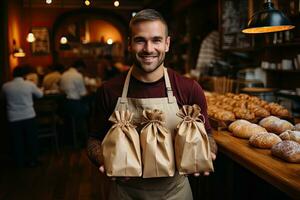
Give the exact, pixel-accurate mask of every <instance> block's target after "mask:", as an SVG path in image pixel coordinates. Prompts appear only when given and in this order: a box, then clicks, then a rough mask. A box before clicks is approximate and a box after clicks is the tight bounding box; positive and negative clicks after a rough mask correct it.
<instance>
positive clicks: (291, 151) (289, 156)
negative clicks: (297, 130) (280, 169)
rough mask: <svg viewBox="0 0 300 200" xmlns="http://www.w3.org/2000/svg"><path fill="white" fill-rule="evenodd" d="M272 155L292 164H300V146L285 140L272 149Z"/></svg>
mask: <svg viewBox="0 0 300 200" xmlns="http://www.w3.org/2000/svg"><path fill="white" fill-rule="evenodd" d="M271 153H272V155H274V156H276V157H278V158H281V159H283V160H285V161H288V162H292V163H300V144H298V143H297V142H295V141H291V140H284V141H282V142H279V143H277V144H275V145H274V146H273V147H272V149H271Z"/></svg>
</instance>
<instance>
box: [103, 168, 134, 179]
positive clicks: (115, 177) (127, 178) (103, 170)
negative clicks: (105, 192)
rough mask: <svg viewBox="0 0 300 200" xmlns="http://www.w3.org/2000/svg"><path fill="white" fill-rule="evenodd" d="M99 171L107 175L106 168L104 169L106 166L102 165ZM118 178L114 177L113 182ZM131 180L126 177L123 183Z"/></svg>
mask: <svg viewBox="0 0 300 200" xmlns="http://www.w3.org/2000/svg"><path fill="white" fill-rule="evenodd" d="M99 171H100V172H101V173H103V174H105V168H104V165H101V166H100V167H99ZM116 179H117V178H116V177H112V178H111V180H113V181H115V180H116ZM129 179H130V178H129V177H124V178H123V179H122V180H123V181H128V180H129Z"/></svg>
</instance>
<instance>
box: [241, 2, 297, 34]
mask: <svg viewBox="0 0 300 200" xmlns="http://www.w3.org/2000/svg"><path fill="white" fill-rule="evenodd" d="M293 28H295V26H293V25H292V23H291V22H290V20H289V19H288V18H287V17H286V16H285V15H284V14H283V13H282V12H281V11H279V10H276V9H274V7H273V3H272V2H266V3H265V4H264V9H263V10H261V11H258V12H256V13H255V14H254V15H253V16H252V17H251V19H250V20H249V22H248V27H247V28H246V29H244V30H242V32H243V33H248V34H256V33H270V32H277V31H286V30H290V29H293Z"/></svg>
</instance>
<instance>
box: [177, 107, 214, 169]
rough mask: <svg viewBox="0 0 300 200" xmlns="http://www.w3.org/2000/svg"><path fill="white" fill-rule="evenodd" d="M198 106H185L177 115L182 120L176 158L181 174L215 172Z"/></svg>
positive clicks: (178, 131) (178, 128)
mask: <svg viewBox="0 0 300 200" xmlns="http://www.w3.org/2000/svg"><path fill="white" fill-rule="evenodd" d="M200 111H201V109H200V107H199V106H198V105H196V104H194V105H193V106H189V105H184V106H183V107H182V108H181V109H180V111H179V112H178V113H177V115H178V116H179V117H180V118H182V119H183V120H182V122H180V123H179V124H178V126H177V133H176V136H175V157H176V166H177V169H178V171H179V174H191V173H196V172H205V171H208V172H210V171H213V170H214V168H213V164H212V158H211V154H210V146H209V140H208V136H207V133H206V130H205V127H204V123H205V121H204V117H203V115H201V113H200Z"/></svg>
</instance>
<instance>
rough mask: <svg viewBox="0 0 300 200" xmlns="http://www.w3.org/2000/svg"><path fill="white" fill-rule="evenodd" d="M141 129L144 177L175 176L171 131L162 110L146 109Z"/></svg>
mask: <svg viewBox="0 0 300 200" xmlns="http://www.w3.org/2000/svg"><path fill="white" fill-rule="evenodd" d="M143 116H144V118H145V120H144V127H143V128H142V130H141V134H140V140H141V146H142V162H143V178H151V177H167V176H174V173H175V158H174V149H173V142H172V135H171V133H170V132H169V131H168V130H167V129H166V128H165V118H164V116H163V113H162V111H160V110H157V109H154V110H144V111H143Z"/></svg>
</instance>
